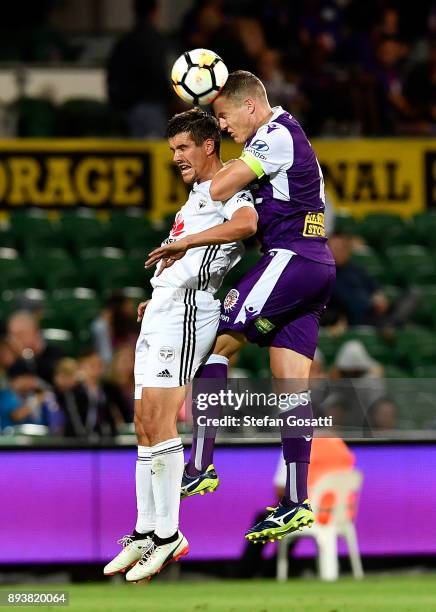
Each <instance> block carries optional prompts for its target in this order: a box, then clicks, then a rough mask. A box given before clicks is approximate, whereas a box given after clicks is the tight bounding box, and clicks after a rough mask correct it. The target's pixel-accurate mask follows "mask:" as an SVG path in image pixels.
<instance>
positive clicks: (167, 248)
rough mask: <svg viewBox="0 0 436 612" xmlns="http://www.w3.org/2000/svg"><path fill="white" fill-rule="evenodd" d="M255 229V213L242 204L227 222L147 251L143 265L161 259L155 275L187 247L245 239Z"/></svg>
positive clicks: (178, 257) (181, 255)
mask: <svg viewBox="0 0 436 612" xmlns="http://www.w3.org/2000/svg"><path fill="white" fill-rule="evenodd" d="M256 230H257V213H256V211H255V210H254V208H252V207H251V206H244V207H242V208H239V209H238V210H236V211H235V212H234V214H233V215H232V218H231V219H230V220H229V221H227V223H222V224H220V225H215V226H214V227H211V228H210V229H207V230H204V231H203V232H198V233H197V234H191V235H190V236H186V237H185V238H181V239H180V240H177V242H173V243H171V244H166V245H164V246H161V247H159V248H157V249H154V251H152V252H151V253H149V256H148V259H147V261H146V262H145V264H144V266H145V267H146V268H150V267H151V266H153V265H154V264H156V263H157V262H158V261H160V260H162V263H161V266H160V268H159V272H158V274H157V276H158V275H159V274H160V273H161V272H162V271H163V270H165V268H169V267H171V266H172V265H173V264H174V262H175V261H177V260H178V259H181V258H182V257H183V256H184V255H185V253H186V251H187V250H188V249H193V248H195V247H200V246H206V245H209V244H227V243H229V242H236V241H237V240H245V239H246V238H249V237H250V236H253V235H254V234H255V233H256Z"/></svg>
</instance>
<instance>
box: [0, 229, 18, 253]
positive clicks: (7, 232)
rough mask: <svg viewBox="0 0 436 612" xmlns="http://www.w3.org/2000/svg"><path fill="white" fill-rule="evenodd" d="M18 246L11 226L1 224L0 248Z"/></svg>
mask: <svg viewBox="0 0 436 612" xmlns="http://www.w3.org/2000/svg"><path fill="white" fill-rule="evenodd" d="M16 246H17V243H16V237H15V232H14V231H13V230H12V228H11V227H10V226H5V225H0V248H3V247H8V248H11V249H14V248H15V247H16Z"/></svg>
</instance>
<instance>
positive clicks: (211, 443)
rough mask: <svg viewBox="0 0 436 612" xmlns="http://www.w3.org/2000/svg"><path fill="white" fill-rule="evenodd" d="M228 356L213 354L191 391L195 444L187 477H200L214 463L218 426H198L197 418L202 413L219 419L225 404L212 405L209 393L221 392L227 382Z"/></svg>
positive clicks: (187, 468)
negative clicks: (208, 399)
mask: <svg viewBox="0 0 436 612" xmlns="http://www.w3.org/2000/svg"><path fill="white" fill-rule="evenodd" d="M228 363H229V361H228V359H227V357H223V356H222V355H211V356H210V357H209V359H208V360H207V361H206V363H205V364H204V366H202V367H201V368H200V369H199V371H198V372H197V374H196V376H195V379H194V383H193V390H192V428H193V437H192V446H191V454H190V457H189V461H188V463H187V465H186V473H187V474H188V476H198V475H199V474H200V473H201V472H204V471H205V470H206V469H207V468H208V467H209V465H210V464H211V463H213V451H214V448H215V438H216V434H217V431H218V427H213V426H209V425H200V426H199V425H198V422H197V419H198V417H199V416H203V417H206V418H208V419H209V418H210V419H219V418H220V417H221V413H222V407H221V406H220V405H219V404H218V405H217V406H214V405H211V404H209V403H208V401H207V395H208V394H209V393H217V394H218V393H219V392H220V390H221V389H224V388H225V385H226V381H227V367H228Z"/></svg>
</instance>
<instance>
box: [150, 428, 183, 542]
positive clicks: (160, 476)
mask: <svg viewBox="0 0 436 612" xmlns="http://www.w3.org/2000/svg"><path fill="white" fill-rule="evenodd" d="M183 469H184V459H183V445H182V441H181V439H180V438H172V439H171V440H165V442H159V444H155V445H154V446H152V448H151V482H152V487H153V497H154V505H155V508H156V526H155V530H154V531H155V533H156V535H157V536H158V537H159V538H169V537H170V536H172V535H173V534H174V533H175V532H176V531H177V530H178V528H179V508H180V487H181V484H182V476H183Z"/></svg>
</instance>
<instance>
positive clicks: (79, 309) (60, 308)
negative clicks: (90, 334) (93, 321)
mask: <svg viewBox="0 0 436 612" xmlns="http://www.w3.org/2000/svg"><path fill="white" fill-rule="evenodd" d="M48 302H49V307H50V308H51V310H55V311H56V312H57V313H59V317H60V318H61V320H62V321H63V322H64V323H63V324H64V325H65V326H66V327H68V328H71V329H77V324H76V321H78V320H81V321H82V320H83V318H86V319H88V320H89V319H90V318H94V317H96V316H97V315H98V313H99V311H100V308H101V301H100V299H99V298H98V296H97V294H96V292H95V291H94V290H93V289H88V288H87V287H75V288H71V289H58V290H57V291H54V292H53V293H52V294H51V296H50V298H49V300H48Z"/></svg>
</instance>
